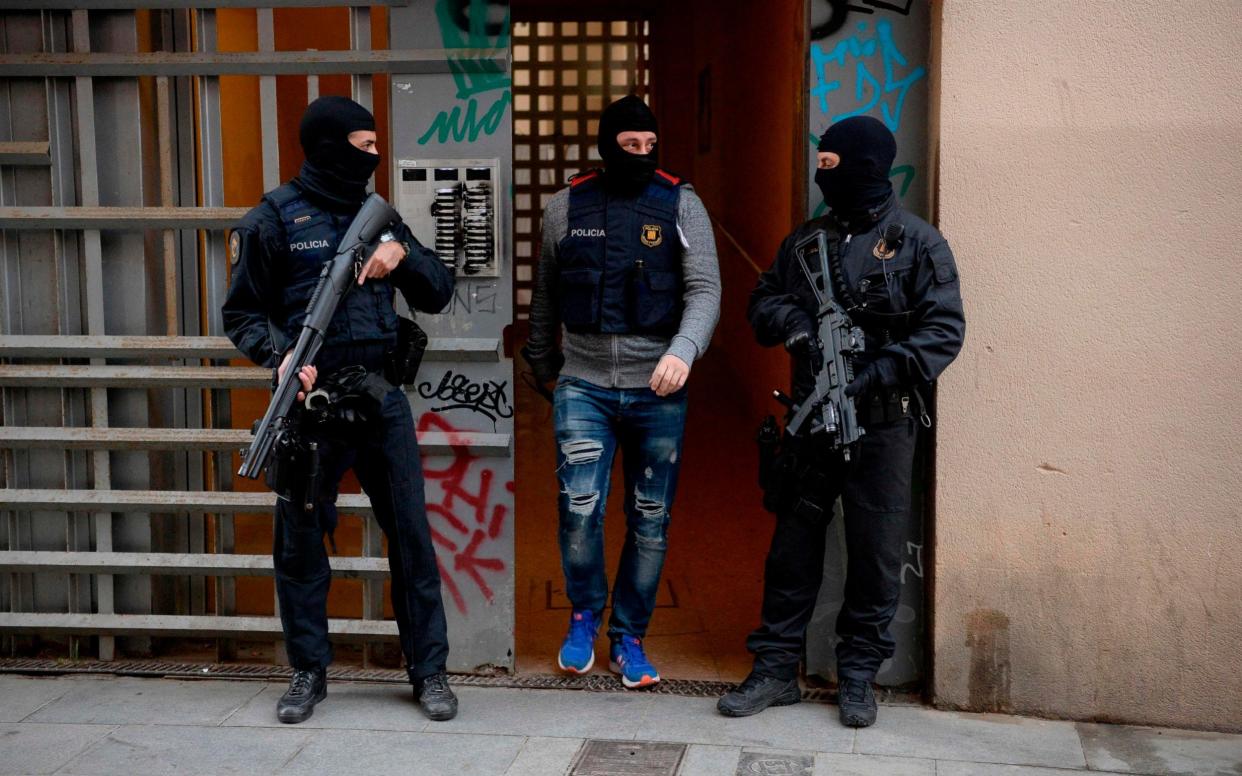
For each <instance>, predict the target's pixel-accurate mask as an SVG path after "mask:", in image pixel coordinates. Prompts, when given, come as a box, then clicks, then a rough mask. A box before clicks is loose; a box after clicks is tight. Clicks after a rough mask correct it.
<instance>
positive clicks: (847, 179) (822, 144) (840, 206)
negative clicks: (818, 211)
mask: <svg viewBox="0 0 1242 776" xmlns="http://www.w3.org/2000/svg"><path fill="white" fill-rule="evenodd" d="M819 150H820V151H831V152H832V153H835V154H837V155H839V156H840V157H841V163H840V164H838V165H837V166H836V167H833V168H832V169H830V170H816V171H815V185H816V186H819V190H820V191H821V192H823V194H824V202H826V203H827V204H828V207H830V208H832V212H833V213H835V214H836V215H838V216H840V217H841V218H844V219H845V220H847V221H848V220H851V216H853V217H854V218H858V217H859V216H862V215H865V214H866V213H867V212H868V211H870V210H872V209H874V208H878V207H880V206H881V205H883V204H884V203H885V202H886V201H887V200H888V198H889V197H890V196H892V193H893V184H892V183H891V182H890V181H889V179H888V171H889V170H890V169H891V168H892V166H893V159H895V158H896V156H897V140H896V138H894V137H893V133H892V132H890V131H889V129H888V127H886V126H884V123H883V122H881V121H880V120H879V119H876V118H872V117H871V116H851V117H850V118H848V119H841V120H840V121H838V122H837V123H835V124H833V125H832V126H831V127H828V130H827V131H826V132H824V134H823V137H821V138H820V139H819Z"/></svg>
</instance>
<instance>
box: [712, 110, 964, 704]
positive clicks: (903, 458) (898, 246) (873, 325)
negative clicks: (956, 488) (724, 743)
mask: <svg viewBox="0 0 1242 776" xmlns="http://www.w3.org/2000/svg"><path fill="white" fill-rule="evenodd" d="M896 153H897V144H896V141H895V139H894V138H893V134H892V133H891V132H889V130H888V129H887V128H886V127H885V126H884V124H882V123H881V122H880V121H877V120H876V119H874V118H871V117H867V116H856V117H852V118H848V119H844V120H842V121H839V122H837V123H836V124H833V125H832V126H831V127H829V128H828V131H827V132H825V133H824V135H823V137H822V138H821V139H820V143H819V155H818V156H819V164H818V166H819V169H818V170H817V171H816V173H815V183H816V184H817V185H818V186H819V188H820V189H821V190H822V191H823V194H824V201H825V202H826V203H827V204H828V206H829V208H830V209H831V212H830V213H828V214H827V215H825V216H822V217H820V218H816V219H813V220H811V221H808V222H806V223H805V224H803V225H802V226H800V227H798V228H797V229H796V230H795V231H794V233H793V234H791V235H789V236H788V237H787V238H785V241H784V242H783V243H781V247H780V251H779V253H777V256H776V262H775V263H774V264H773V265H772V267H771V269H769V270H768V271H767V272H764V273H763V274H762V275H761V276H760V278H759V283H758V285H757V286H756V288H755V290H754V291H753V292H752V293H751V297H750V309H749V317H750V322H751V325H752V326H753V327H754V329H755V334H756V336H757V338H758V340H759V343H760V344H761V345H765V346H771V345H777V344H784V345H785V347H786V348H788V349H789V350H790V352H791V353H792V354H793V355H794V381H793V393H794V396H793V398H794V401H799V402H800V401H802V400H803V399H804V398H806V397H807V396H808V395H809V394H810V393H811V391H812V389H813V385H814V376H813V367H812V364H813V362H815V361H816V356H817V355H818V354H816V353H812V352H811V349H812V348H816V347H817V335H816V325H815V313H816V311H817V309H818V305H817V303H816V300H815V295H814V294H813V293H812V290H811V287H810V284H809V281H808V279H807V277H806V274H805V273H804V272H803V270H802V268H801V266H800V264H799V262H798V259H797V257H796V256H795V255H794V246H795V245H797V244H798V243H799V242H800V241H801V240H802V239H804V238H806V237H807V236H808V235H810V234H812V233H814V232H815V230H817V229H823V230H825V231H826V232H827V233H828V252H829V254H830V255H835V257H836V261H838V262H839V263H840V264H839V268H840V272H839V275H838V277H837V278H836V282H835V283H834V287H835V290H836V296H837V299H838V300H839V301H840V302H841V303H842V305H843V306H844V307H845V308H846V309H847V312H848V314H849V316H850V318H851V319H852V320H853V322H854V324H855V325H856V326H860V327H862V329H863V331H864V334H865V348H866V350H865V353H864V354H863V355H862V356H861V357H859V358H858V359H857V360H856V362H855V375H856V377H855V378H854V380H853V382H851V383H850V384H849V386H848V387H847V389H846V393H847V394H849V395H851V396H853V397H854V401H855V406H856V408H857V410H858V421H859V424H860V425H861V426H862V427H863V428H864V429H865V430H866V434H865V435H864V436H863V437H862V438H861V439H860V440H859V441H858V443H857V444H856V445H855V446H854V449H853V450H852V453H853V454H852V455H851V456H850V457H849V460H846V459H845V457H844V456H843V455H842V452H841V451H839V450H838V451H833V450H831V449H830V448H829V447H828V446H827V445H825V444H824V439H823V437H822V436H820V437H815V436H812V437H809V438H808V437H804V438H802V439H798V440H791V439H790V438H789V437H786V440H785V442H784V449H783V452H782V455H788V456H791V457H790V458H789V459H787V460H785V461H783V462H781V463H783V464H785V465H784V466H778V467H777V471H778V472H783V474H784V476H783V477H782V476H779V475H778V482H777V484H776V486H775V490H776V491H777V492H775V493H769V503H771V501H775V502H776V530H775V534H774V535H773V537H772V547H771V550H770V551H769V553H768V559H767V564H766V567H765V572H764V594H763V611H762V615H761V621H760V625H759V628H758V629H756V630H755V631H754V632H753V633H752V634H751V635H750V637H749V638H748V639H747V642H746V646H747V648H748V649H749V650H750V651H751V652H752V653H754V656H755V662H754V670H753V671H752V672H751V674H750V676H748V677H747V678H746V680H745V681H744V682H743V683H742V684H741V686H739V687H738V688H737V689H736V690H734V691H732V692H730V693H729V694H728V695H726V696H724V697H723V698H721V699H720V702H719V703H718V704H717V707H718V708H719V710H720V712H721V713H722V714H726V715H728V716H739V717H740V716H746V715H749V714H755V713H758V712H760V711H762V710H763V709H765V708H767V707H768V706H774V705H787V704H792V703H797V702H798V700H799V699H800V697H801V696H800V692H799V690H798V678H797V674H798V661H799V658H800V656H801V654H802V648H803V640H804V638H805V635H806V626H807V623H808V622H809V621H810V619H811V614H812V612H813V611H814V609H815V599H816V596H817V594H818V593H819V587H820V581H821V579H822V576H823V564H824V543H825V538H826V537H825V535H826V530H825V529H826V527H827V524H828V521H829V520H831V519H832V508H833V502H834V501H835V500H836V499H837V497H838V496H840V497H841V498H842V505H843V510H844V517H845V539H846V551H847V568H846V581H845V601H844V604H843V606H842V608H841V613H840V616H839V617H838V618H837V634H838V635H839V636H840V638H841V641H840V643H839V644H838V645H837V675H838V678H839V698H840V715H841V722H842V723H843V724H845V725H848V726H851V727H865V726H867V725H870V724H872V723H873V722H875V717H876V703H875V693H874V690H873V688H872V681H873V680H874V679H875V675H876V673H877V672H878V671H879V669H880V664H881V663H883V662H884V660H886V659H887V658H889V657H891V656H892V654H893V647H894V643H893V639H892V636H891V635H890V634H889V631H888V626H889V623H890V622H891V621H892V619H893V615H894V614H895V613H896V611H897V603H898V596H899V594H900V592H901V579H900V574H901V564H902V559H903V549H904V547H905V539H906V525H907V521H908V519H909V513H910V498H911V496H910V478H911V472H912V467H913V460H914V450H915V441H916V437H917V434H918V432H919V429H920V428H921V426H922V425H924V424H927V425H930V421H929V420H928V419H927V415H926V412H925V409H924V400H925V399H926V398H927V397H928V396H929V388H930V383H931V382H932V381H933V380H935V379H936V377H937V376H938V375H939V374H940V373H941V372H942V371H943V370H944V368H945V367H946V366H948V365H949V363H950V362H951V361H952V360H953V359H954V357H956V355H957V353H958V351H959V350H960V349H961V347H962V340H963V337H964V335H965V330H966V329H965V317H964V315H963V312H962V300H961V295H960V293H959V288H958V276H957V267H956V266H955V264H954V261H953V253H952V252H951V251H950V250H949V246H948V244H947V243H946V242H945V240H944V238H943V237H942V236H941V235H940V233H939V232H938V231H937V230H936V229H935V227H932V226H930V225H929V224H927V223H926V222H925V221H923V220H922V219H920V218H918V217H916V216H914V215H911V214H910V213H908V212H906V211H905V210H902V208H901V206H900V205H899V204H898V203H897V199H896V195H895V194H894V193H893V190H892V184H891V183H890V182H889V178H888V172H889V169H890V167H891V166H892V163H893V159H894V157H895V156H896ZM891 224H900V225H901V226H902V227H904V230H903V234H902V235H901V238H900V239H899V240H893V241H892V243H888V244H881V236H882V235H884V233H885V229H886V228H888V227H889V226H890V225H891ZM890 234H891V233H890ZM811 269H812V271H817V270H818V269H819V267H812V268H811ZM827 274H828V275H830V276H831V275H833V274H835V273H834V272H832V271H831V268H829V271H828V273H827ZM772 496H775V497H776V498H775V499H772V498H771V497H772Z"/></svg>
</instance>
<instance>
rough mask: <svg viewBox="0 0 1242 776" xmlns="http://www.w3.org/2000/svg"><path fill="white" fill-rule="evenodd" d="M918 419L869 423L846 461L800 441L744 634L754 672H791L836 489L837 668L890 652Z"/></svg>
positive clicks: (862, 674)
mask: <svg viewBox="0 0 1242 776" xmlns="http://www.w3.org/2000/svg"><path fill="white" fill-rule="evenodd" d="M917 428H918V421H917V420H916V419H914V418H913V417H906V418H901V419H899V420H896V421H893V422H889V423H884V424H876V425H872V426H867V433H866V435H865V436H864V437H863V438H862V439H861V440H859V442H858V446H857V449H856V450H855V452H854V455H853V456H852V460H850V461H848V462H846V461H844V460H843V459H842V457H841V455H840V453H831V452H826V451H823V450H816V449H815V447H814V446H811V447H808V446H805V445H804V446H803V447H802V448H801V449H800V450H799V451H798V454H799V464H798V467H797V469H798V476H796V477H795V478H794V479H795V481H796V482H798V483H800V484H801V489H800V492H798V493H797V497H795V498H788V499H786V500H785V501H786V503H785V504H783V505H782V508H781V509H779V510H778V512H777V515H776V530H775V533H774V534H773V536H772V547H771V549H770V550H769V552H768V559H767V564H766V566H765V570H764V588H763V612H762V615H761V618H760V625H759V627H758V628H757V629H756V630H755V631H754V632H753V633H751V635H750V637H749V638H748V639H747V640H746V648H747V649H749V650H750V651H751V652H752V653H753V654H754V656H755V671H756V672H757V673H760V674H764V675H768V676H776V677H780V678H784V679H792V678H794V677H796V676H797V675H798V661H799V659H800V657H801V655H802V645H803V640H804V638H805V637H806V627H807V623H808V622H809V621H810V619H811V614H812V612H813V611H814V609H815V599H816V596H817V595H818V594H819V587H820V582H821V580H822V578H823V569H824V542H825V538H826V535H827V527H828V523H829V521H831V520H832V505H833V502H834V501H835V500H836V498H837V497H838V496H840V497H841V501H842V507H843V512H844V517H845V542H846V556H847V560H846V564H847V565H846V575H845V603H844V604H843V606H842V608H841V613H840V615H839V616H838V617H837V634H838V635H839V636H840V637H841V642H840V643H839V644H838V645H837V673H838V675H839V676H841V677H849V678H856V679H865V680H872V679H874V678H875V675H876V673H877V672H878V671H879V669H880V664H881V663H883V662H884V661H885V660H886V659H888V658H889V657H891V656H892V654H893V649H894V642H893V638H892V636H891V635H890V634H889V632H888V626H889V623H891V622H892V620H893V615H894V614H896V612H897V603H898V598H899V595H900V592H901V564H902V561H903V557H904V556H903V550H904V546H905V545H904V543H905V540H906V524H907V520H908V515H909V512H910V478H911V474H912V468H913V463H914V447H915V440H916V436H917V432H916V429H917Z"/></svg>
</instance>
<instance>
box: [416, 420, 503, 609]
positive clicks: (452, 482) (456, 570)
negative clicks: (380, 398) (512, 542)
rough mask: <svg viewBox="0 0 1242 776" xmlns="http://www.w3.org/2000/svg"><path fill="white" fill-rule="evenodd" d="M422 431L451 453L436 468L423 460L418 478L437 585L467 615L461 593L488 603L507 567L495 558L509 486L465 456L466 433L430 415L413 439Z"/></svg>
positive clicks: (500, 542)
mask: <svg viewBox="0 0 1242 776" xmlns="http://www.w3.org/2000/svg"><path fill="white" fill-rule="evenodd" d="M428 431H436V432H441V433H444V434H447V435H448V439H449V446H450V447H451V448H452V450H453V455H452V456H451V458H449V460H448V463H447V464H446V465H445V466H443V467H442V468H431V467H429V466H427V463H428V460H429V459H427V458H426V457H424V459H423V467H424V468H423V476H424V478H425V479H426V483H427V494H426V495H427V518H428V520H429V521H430V523H431V540H432V541H433V542H435V544H436V545H437V547H438V549H437V553H436V554H437V556H438V560H437V561H436V563H437V565H439V567H440V579H441V581H442V583H443V585H444V589H445V590H447V591H448V594H449V598H450V599H451V600H452V602H453V605H454V606H455V607H457V611H458V612H460V613H461V614H462V615H468V614H469V613H470V611H469V605H468V603H467V601H466V596H465V595H464V594H463V592H462V591H463V588H466V587H468V586H472V587H473V588H474V589H476V590H478V592H479V594H480V595H482V596H483V600H484V601H487V602H488V603H491V602H492V599H493V597H494V592H493V590H492V585H493V584H495V583H496V582H497V581H498V580H499V581H503V580H504V579H505V578H506V576H507V573H508V566H507V564H506V563H505V561H504V560H503V559H502V558H501V557H495V556H496V555H504V554H505V545H504V542H503V540H502V537H503V535H504V530H505V523H506V521H508V520H509V516H510V514H511V512H512V509H511V507H510V504H511V503H512V499H513V493H514V487H513V480H511V479H510V480H509V481H508V482H505V483H504V484H503V485H498V484H497V479H496V473H497V472H496V470H495V469H493V468H492V467H489V466H488V465H486V463H485V461H484V459H482V458H479V457H478V456H476V455H473V454H472V453H471V452H470V446H469V442H470V439H469V437H470V432H469V431H464V430H462V429H460V428H457V427H456V426H454V425H453V424H452V423H450V422H449V421H448V420H446V419H445V418H444V417H442V416H440V415H437V414H436V413H434V412H425V413H423V415H422V416H421V417H420V418H419V421H418V433H419V434H423V433H425V432H428Z"/></svg>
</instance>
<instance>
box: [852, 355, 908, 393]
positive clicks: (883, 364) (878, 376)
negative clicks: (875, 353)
mask: <svg viewBox="0 0 1242 776" xmlns="http://www.w3.org/2000/svg"><path fill="white" fill-rule="evenodd" d="M898 382H899V378H898V375H897V362H896V361H894V360H893V359H892V358H890V357H888V356H881V357H879V358H877V359H875V360H874V361H872V362H871V363H869V364H867V365H866V366H864V367H863V368H862V370H861V371H859V372H858V373H857V374H856V375H854V379H853V380H851V381H850V384H849V385H847V386H845V395H846V396H857V395H858V394H860V393H861V394H866V393H870V392H871V391H873V390H875V389H877V388H887V387H890V386H894V385H897V383H898Z"/></svg>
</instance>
